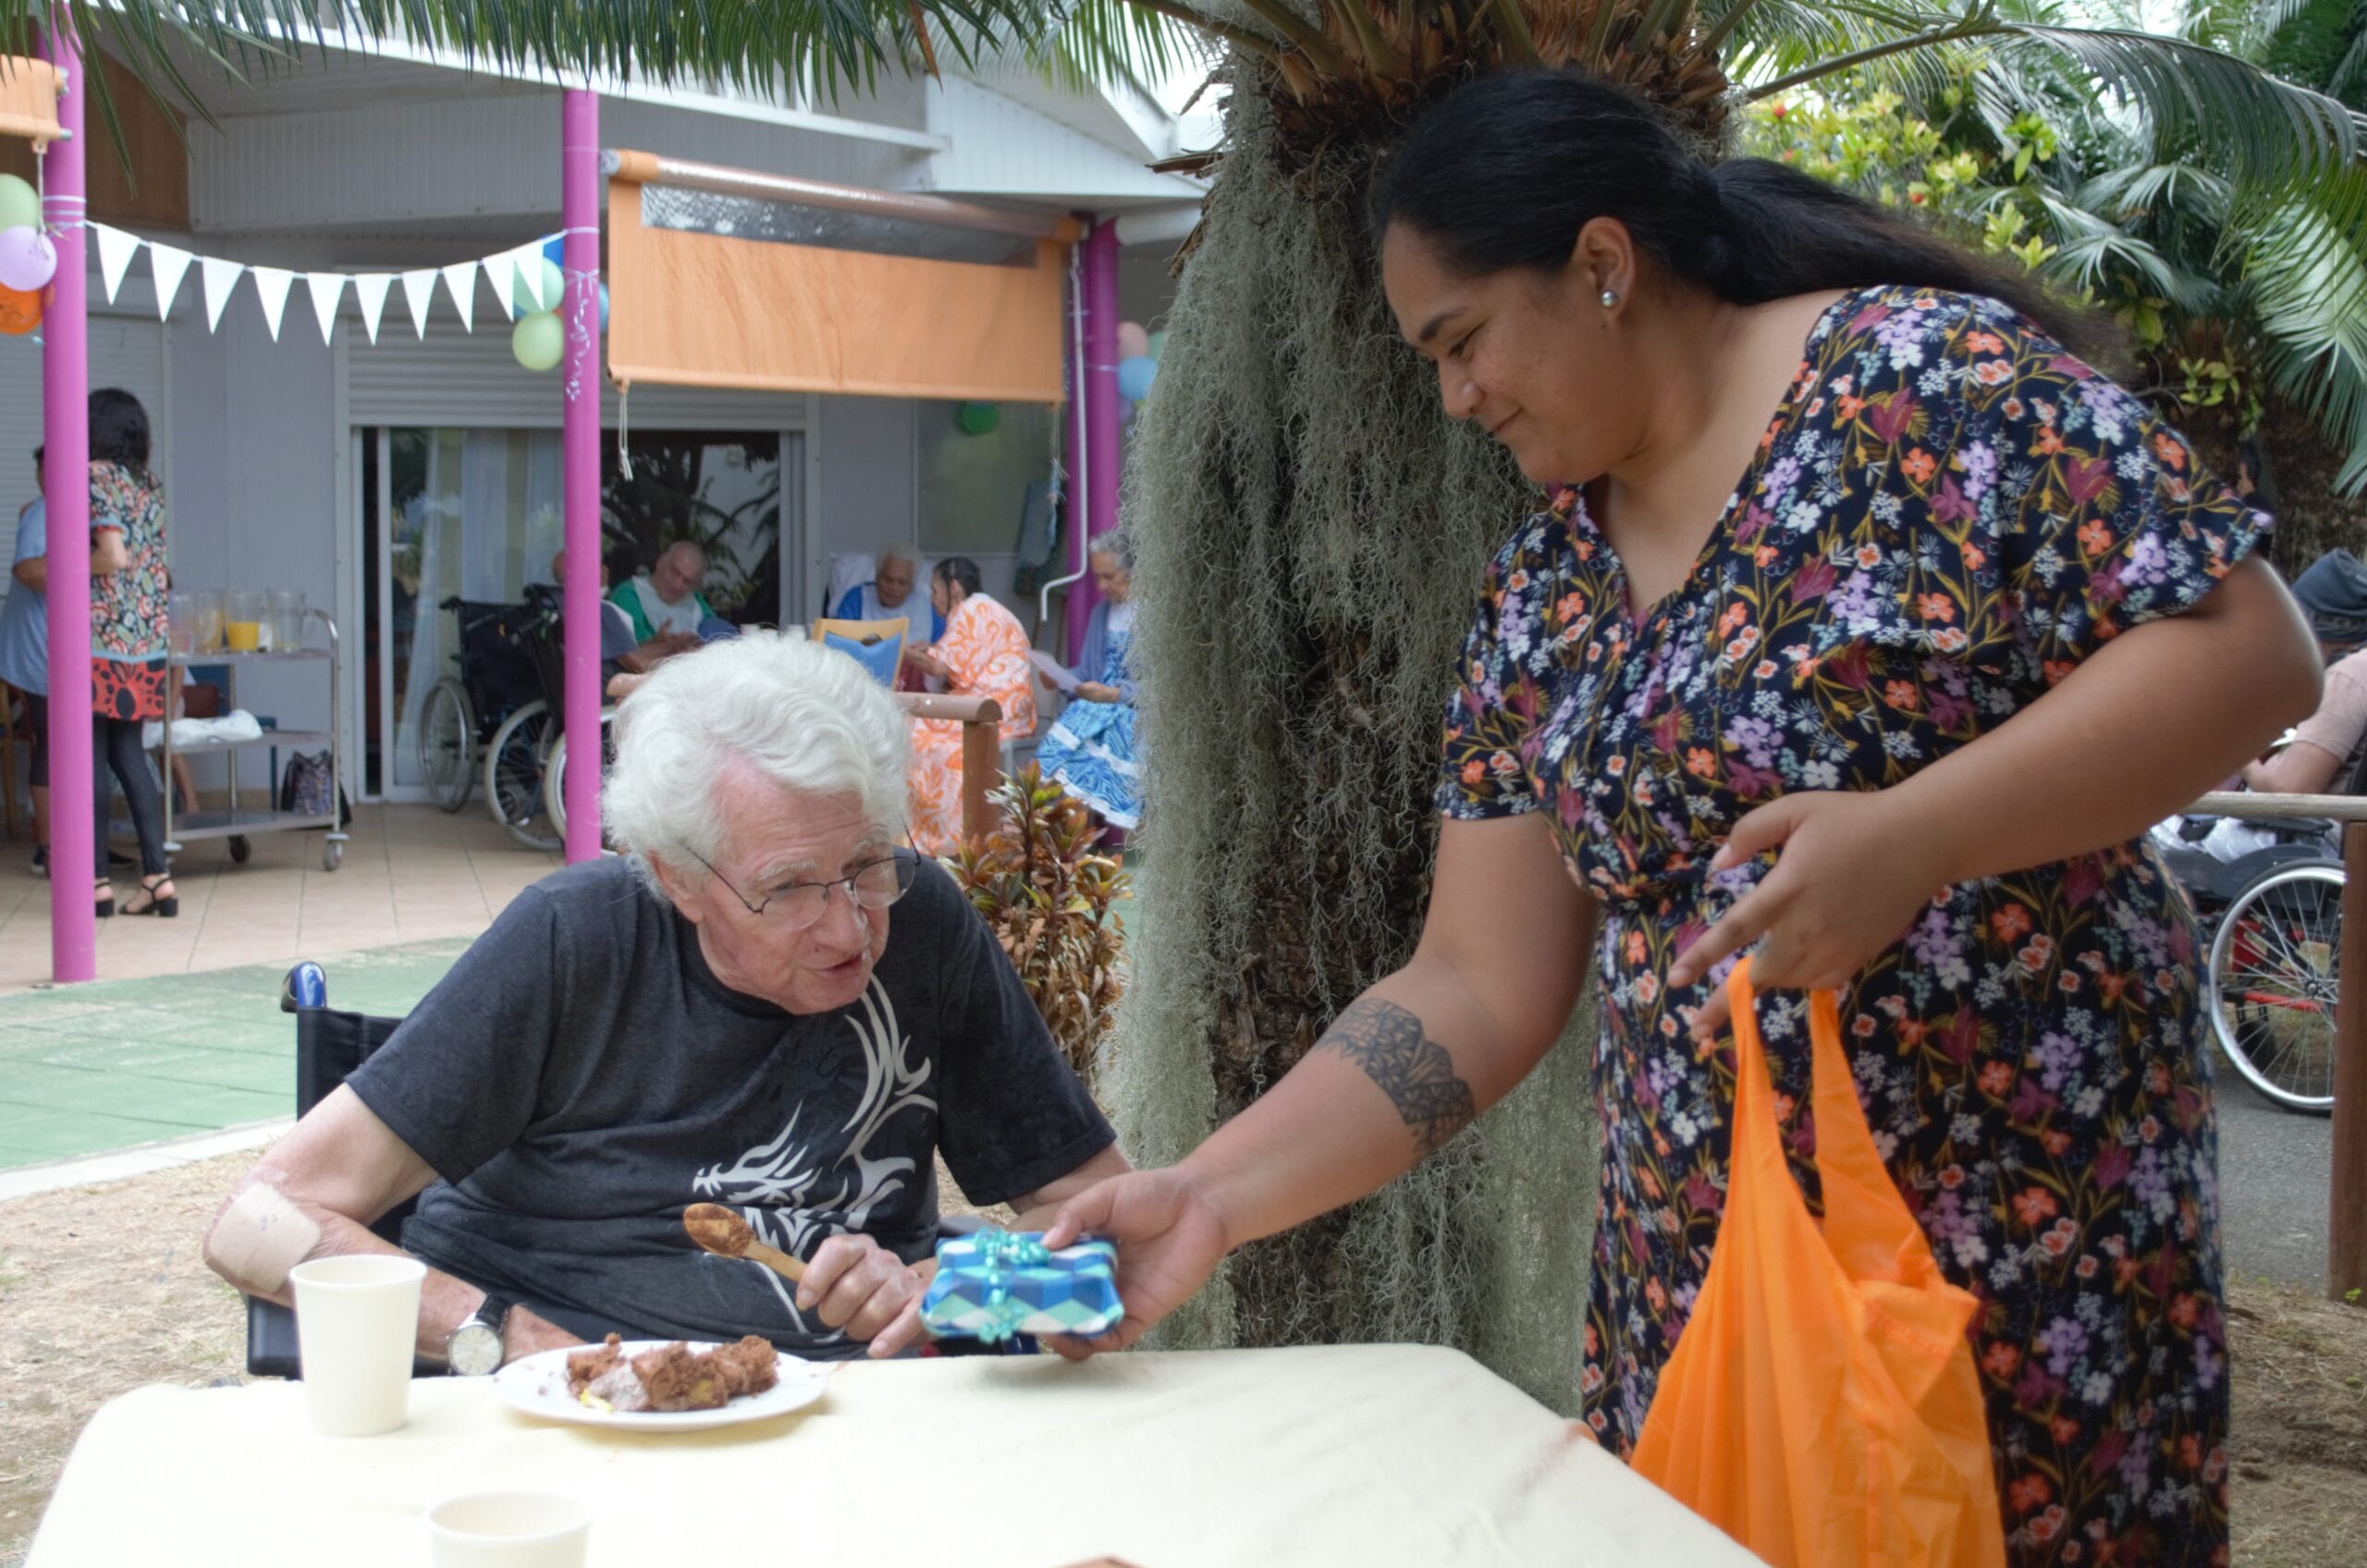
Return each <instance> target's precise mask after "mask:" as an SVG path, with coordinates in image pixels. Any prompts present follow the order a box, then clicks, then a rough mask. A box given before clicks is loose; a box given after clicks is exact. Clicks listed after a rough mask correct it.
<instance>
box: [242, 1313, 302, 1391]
mask: <svg viewBox="0 0 2367 1568" xmlns="http://www.w3.org/2000/svg"><path fill="white" fill-rule="evenodd" d="M246 1301H247V1376H248V1377H250V1378H293V1377H295V1376H296V1375H297V1367H296V1315H295V1314H294V1313H292V1312H290V1311H288V1309H287V1308H286V1307H284V1306H282V1305H279V1304H278V1303H277V1302H276V1301H264V1300H262V1299H260V1298H258V1297H255V1296H249V1297H247V1298H246Z"/></svg>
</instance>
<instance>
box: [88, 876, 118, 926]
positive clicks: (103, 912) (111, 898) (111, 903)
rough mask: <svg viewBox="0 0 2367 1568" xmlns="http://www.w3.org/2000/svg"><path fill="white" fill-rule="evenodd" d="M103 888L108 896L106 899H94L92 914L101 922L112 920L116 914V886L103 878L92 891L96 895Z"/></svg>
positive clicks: (92, 901) (99, 879)
mask: <svg viewBox="0 0 2367 1568" xmlns="http://www.w3.org/2000/svg"><path fill="white" fill-rule="evenodd" d="M102 888H104V890H105V892H106V895H107V896H106V897H105V898H104V899H92V900H91V913H92V914H94V915H97V916H98V917H99V918H100V919H101V920H106V919H110V918H112V917H113V916H114V914H115V884H114V883H113V882H110V881H108V880H107V879H106V878H105V877H104V876H102V877H100V878H98V880H97V882H96V883H95V884H94V885H93V886H92V888H91V891H92V892H93V893H96V892H98V891H100V890H101V889H102Z"/></svg>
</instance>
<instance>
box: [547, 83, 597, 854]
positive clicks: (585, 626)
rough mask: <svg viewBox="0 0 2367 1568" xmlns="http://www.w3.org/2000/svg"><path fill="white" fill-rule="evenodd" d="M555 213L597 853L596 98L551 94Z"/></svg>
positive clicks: (578, 731)
mask: <svg viewBox="0 0 2367 1568" xmlns="http://www.w3.org/2000/svg"><path fill="white" fill-rule="evenodd" d="M558 140H559V221H560V225H561V227H563V228H564V229H565V230H566V235H565V238H564V239H561V241H560V244H561V246H562V250H561V252H560V253H561V255H562V256H563V257H564V258H565V261H566V265H565V266H564V267H563V268H562V269H561V270H562V271H564V272H565V273H566V275H567V297H566V307H565V318H564V319H565V320H566V322H567V364H566V371H565V380H566V386H567V407H566V410H565V413H564V416H563V425H562V429H561V432H560V463H561V468H560V475H561V485H562V489H563V492H564V494H565V496H566V508H567V516H566V520H565V521H566V538H567V560H568V573H567V582H566V584H565V594H566V601H565V607H564V610H563V612H562V614H563V620H564V635H565V638H566V650H565V659H564V664H565V668H566V670H567V700H566V704H565V707H566V711H565V714H564V716H563V717H564V720H565V730H566V734H567V750H568V768H567V778H566V791H567V858H568V861H569V863H570V864H573V863H574V862H576V861H579V860H594V859H596V858H598V856H599V853H600V617H601V614H602V613H603V612H602V611H601V608H600V98H599V94H597V93H595V92H588V91H585V90H583V89H580V88H570V89H569V90H568V91H567V92H564V93H562V94H560V97H559V139H558Z"/></svg>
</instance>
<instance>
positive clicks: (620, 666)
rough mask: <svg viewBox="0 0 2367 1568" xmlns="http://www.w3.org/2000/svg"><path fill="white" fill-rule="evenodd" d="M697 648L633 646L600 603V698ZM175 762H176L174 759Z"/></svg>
mask: <svg viewBox="0 0 2367 1568" xmlns="http://www.w3.org/2000/svg"><path fill="white" fill-rule="evenodd" d="M551 581H552V582H555V583H557V584H558V586H559V587H560V588H562V589H564V588H565V587H566V586H567V552H566V551H565V550H561V551H559V552H558V554H557V555H555V556H553V557H551ZM607 586H608V563H607V562H606V561H602V562H601V563H600V587H601V589H602V590H603V591H604V592H605V591H606V590H607ZM698 646H700V643H699V640H698V639H697V638H696V637H689V636H683V635H681V634H680V633H676V632H665V633H662V634H660V635H658V636H656V637H654V638H652V639H651V640H650V641H648V642H646V643H636V642H634V641H633V635H632V617H630V616H628V615H626V614H625V612H624V606H621V605H619V604H618V603H617V602H616V601H615V600H614V599H607V598H604V599H602V600H601V601H600V695H601V696H603V697H605V698H606V699H607V700H608V701H609V702H612V703H620V702H622V701H624V700H625V698H626V697H628V696H629V695H631V694H632V691H633V688H635V687H637V686H639V685H640V684H641V682H642V680H644V678H645V677H646V676H647V675H648V674H649V672H650V671H651V670H653V669H656V668H657V667H658V666H659V665H660V664H663V663H664V662H665V661H666V660H668V659H669V658H671V657H673V656H674V655H676V654H686V653H689V652H690V651H691V650H692V649H693V648H696V647H698ZM176 760H178V759H176Z"/></svg>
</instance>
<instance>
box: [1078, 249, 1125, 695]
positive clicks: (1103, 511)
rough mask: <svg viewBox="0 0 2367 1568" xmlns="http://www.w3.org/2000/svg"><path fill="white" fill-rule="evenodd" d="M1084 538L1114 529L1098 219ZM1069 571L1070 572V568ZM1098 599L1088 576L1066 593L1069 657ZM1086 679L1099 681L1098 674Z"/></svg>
mask: <svg viewBox="0 0 2367 1568" xmlns="http://www.w3.org/2000/svg"><path fill="white" fill-rule="evenodd" d="M1085 456H1086V458H1087V459H1088V461H1087V463H1086V472H1085V496H1084V500H1085V538H1086V539H1087V540H1091V539H1092V538H1094V537H1095V536H1096V535H1098V534H1102V533H1109V532H1110V530H1111V529H1113V528H1115V527H1117V526H1118V463H1119V457H1118V226H1117V224H1116V223H1115V222H1114V221H1112V220H1110V219H1106V218H1105V219H1103V220H1102V221H1101V222H1099V223H1097V224H1095V225H1094V226H1093V233H1092V235H1091V236H1090V237H1089V238H1088V239H1086V240H1085ZM1072 570H1073V569H1072ZM1100 598H1101V595H1100V594H1098V593H1097V592H1095V591H1094V586H1093V579H1092V578H1090V577H1087V578H1085V579H1084V580H1083V581H1082V582H1078V583H1076V584H1075V586H1073V587H1072V588H1071V589H1070V590H1069V657H1071V658H1074V657H1076V656H1077V651H1078V650H1079V649H1081V648H1083V647H1084V646H1085V621H1086V620H1087V619H1090V617H1091V616H1092V614H1093V606H1095V605H1096V604H1098V603H1099V602H1100ZM1084 673H1085V676H1086V677H1087V678H1088V679H1090V680H1099V679H1100V678H1101V673H1100V671H1098V670H1092V669H1088V670H1085V672H1084Z"/></svg>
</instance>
